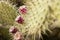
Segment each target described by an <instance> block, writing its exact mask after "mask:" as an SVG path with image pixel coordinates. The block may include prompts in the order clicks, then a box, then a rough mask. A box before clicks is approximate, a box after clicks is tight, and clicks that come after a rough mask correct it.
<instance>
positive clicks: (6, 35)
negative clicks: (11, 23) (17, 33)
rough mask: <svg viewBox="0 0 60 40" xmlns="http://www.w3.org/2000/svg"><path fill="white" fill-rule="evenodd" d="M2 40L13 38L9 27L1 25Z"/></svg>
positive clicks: (0, 36) (0, 35)
mask: <svg viewBox="0 0 60 40" xmlns="http://www.w3.org/2000/svg"><path fill="white" fill-rule="evenodd" d="M0 40H12V35H11V34H10V33H9V30H8V29H7V28H4V27H0Z"/></svg>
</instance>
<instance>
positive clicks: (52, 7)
mask: <svg viewBox="0 0 60 40" xmlns="http://www.w3.org/2000/svg"><path fill="white" fill-rule="evenodd" d="M23 3H24V5H25V6H26V8H27V13H26V14H22V13H20V14H21V16H22V17H23V19H24V23H23V24H20V25H18V26H19V27H20V30H21V29H22V30H21V32H22V33H24V34H26V37H29V35H32V36H33V37H32V38H33V39H32V38H30V40H35V38H36V37H37V35H38V37H39V38H41V37H42V35H41V33H42V34H46V30H48V31H49V32H51V31H50V29H49V28H50V27H54V26H53V24H55V22H56V23H57V21H58V22H60V18H59V17H60V8H59V7H60V0H57V1H56V0H23ZM55 26H58V25H55ZM59 27H60V26H59Z"/></svg>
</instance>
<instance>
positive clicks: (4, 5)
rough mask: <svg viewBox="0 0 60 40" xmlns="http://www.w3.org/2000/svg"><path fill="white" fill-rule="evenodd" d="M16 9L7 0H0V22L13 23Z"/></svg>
mask: <svg viewBox="0 0 60 40" xmlns="http://www.w3.org/2000/svg"><path fill="white" fill-rule="evenodd" d="M17 15H18V13H17V10H16V9H15V7H14V6H13V5H11V4H10V3H8V2H5V1H0V23H1V24H4V25H13V23H14V20H15V18H16V16H17Z"/></svg>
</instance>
